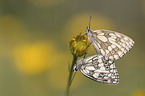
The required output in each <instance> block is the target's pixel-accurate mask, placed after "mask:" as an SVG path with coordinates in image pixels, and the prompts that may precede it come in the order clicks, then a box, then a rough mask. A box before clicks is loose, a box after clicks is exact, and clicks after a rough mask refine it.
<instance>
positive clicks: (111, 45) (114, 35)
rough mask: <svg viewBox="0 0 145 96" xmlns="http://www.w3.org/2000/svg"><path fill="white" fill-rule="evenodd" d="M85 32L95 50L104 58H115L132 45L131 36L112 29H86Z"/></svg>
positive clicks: (119, 56) (123, 53) (124, 52)
mask: <svg viewBox="0 0 145 96" xmlns="http://www.w3.org/2000/svg"><path fill="white" fill-rule="evenodd" d="M86 34H87V35H88V39H89V40H90V41H91V43H93V46H94V48H95V50H96V52H97V53H98V54H101V55H103V56H104V57H105V59H112V60H117V59H119V58H121V57H122V56H123V55H125V54H126V53H127V52H128V51H129V50H130V49H131V48H132V47H133V45H134V41H133V40H132V39H131V38H129V37H128V36H125V35H123V34H121V33H118V32H114V31H109V30H95V31H93V30H91V29H87V30H86Z"/></svg>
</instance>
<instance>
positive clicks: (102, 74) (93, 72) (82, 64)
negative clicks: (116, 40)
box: [74, 54, 119, 84]
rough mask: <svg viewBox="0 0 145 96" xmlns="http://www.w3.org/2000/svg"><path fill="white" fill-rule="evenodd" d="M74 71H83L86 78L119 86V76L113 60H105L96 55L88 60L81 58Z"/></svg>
mask: <svg viewBox="0 0 145 96" xmlns="http://www.w3.org/2000/svg"><path fill="white" fill-rule="evenodd" d="M74 71H75V72H76V71H81V72H82V73H83V74H84V75H85V76H86V77H88V78H90V79H92V80H94V81H98V82H102V83H106V84H118V83H119V75H118V71H117V69H116V67H115V63H114V61H113V60H111V59H108V60H105V58H104V57H103V56H102V55H101V54H98V55H94V56H91V57H87V58H85V59H84V58H81V59H80V60H78V61H77V64H76V65H75V66H74Z"/></svg>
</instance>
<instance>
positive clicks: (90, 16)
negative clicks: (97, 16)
mask: <svg viewBox="0 0 145 96" xmlns="http://www.w3.org/2000/svg"><path fill="white" fill-rule="evenodd" d="M91 18H92V16H90V19H89V29H90V23H91Z"/></svg>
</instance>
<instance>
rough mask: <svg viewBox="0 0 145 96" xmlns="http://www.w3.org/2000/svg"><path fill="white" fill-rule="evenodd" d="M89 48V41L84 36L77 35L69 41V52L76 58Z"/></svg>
mask: <svg viewBox="0 0 145 96" xmlns="http://www.w3.org/2000/svg"><path fill="white" fill-rule="evenodd" d="M89 46H90V41H88V36H86V35H84V34H83V35H82V34H79V35H77V36H76V37H73V39H72V40H70V41H69V47H70V51H71V53H72V54H73V55H76V56H83V55H84V54H85V53H86V52H87V50H88V48H89Z"/></svg>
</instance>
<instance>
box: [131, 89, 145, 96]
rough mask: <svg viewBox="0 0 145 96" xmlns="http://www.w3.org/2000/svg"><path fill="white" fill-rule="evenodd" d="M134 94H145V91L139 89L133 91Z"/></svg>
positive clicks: (137, 95) (143, 95) (141, 95)
mask: <svg viewBox="0 0 145 96" xmlns="http://www.w3.org/2000/svg"><path fill="white" fill-rule="evenodd" d="M132 96H145V91H143V90H137V91H136V92H134V93H133V95H132Z"/></svg>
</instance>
